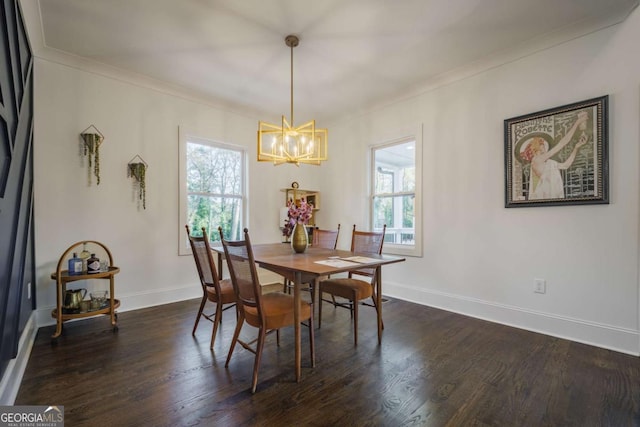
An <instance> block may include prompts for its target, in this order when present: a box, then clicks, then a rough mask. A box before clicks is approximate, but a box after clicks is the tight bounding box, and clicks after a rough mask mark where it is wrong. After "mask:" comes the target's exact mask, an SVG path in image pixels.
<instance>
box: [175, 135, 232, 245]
mask: <svg viewBox="0 0 640 427" xmlns="http://www.w3.org/2000/svg"><path fill="white" fill-rule="evenodd" d="M186 148H187V150H186V161H187V165H186V186H187V224H189V227H190V228H191V230H192V233H193V234H194V235H202V232H201V229H202V227H205V228H206V229H207V232H208V234H209V238H210V239H211V240H212V241H217V240H220V236H219V235H218V231H217V229H218V227H219V226H220V227H222V230H223V233H224V235H225V237H227V238H229V239H240V237H241V230H242V227H243V224H242V217H243V215H242V212H243V188H244V183H243V168H244V167H243V164H244V162H243V152H242V151H241V150H236V149H231V148H228V147H226V146H225V147H223V146H221V145H217V144H213V143H200V142H192V141H188V142H187V147H186Z"/></svg>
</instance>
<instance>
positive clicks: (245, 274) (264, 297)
mask: <svg viewBox="0 0 640 427" xmlns="http://www.w3.org/2000/svg"><path fill="white" fill-rule="evenodd" d="M218 231H219V232H220V240H221V241H222V246H223V248H224V253H225V258H226V260H227V266H228V267H229V272H230V274H231V282H232V284H233V289H234V291H235V294H236V299H237V302H238V323H237V325H236V330H235V332H234V334H233V340H232V341H231V347H230V348H229V354H228V356H227V361H226V363H225V367H229V361H230V360H231V356H232V355H233V350H234V348H235V346H236V343H240V345H241V346H242V347H244V348H245V349H247V350H248V351H250V352H252V353H253V354H255V360H254V364H253V380H252V383H251V392H252V393H255V391H256V387H257V384H258V369H259V367H260V359H261V358H262V351H263V348H264V342H265V338H266V335H267V334H268V333H271V332H273V331H276V334H277V343H278V345H279V344H280V329H281V328H283V327H286V326H292V325H293V324H294V321H295V319H294V299H293V297H292V296H291V295H287V294H285V293H282V292H271V293H267V294H263V293H262V289H261V287H260V282H259V279H258V271H257V268H256V264H255V258H254V256H253V250H252V248H251V242H250V240H249V231H248V230H247V229H246V228H245V229H244V240H240V241H229V240H226V239H225V238H224V236H223V235H222V228H218ZM299 314H300V322H304V321H307V326H308V329H309V343H310V351H311V366H315V349H314V337H313V311H312V309H311V304H309V303H307V302H304V301H301V303H300V311H299ZM245 320H246V322H247V323H248V324H249V325H251V326H253V327H255V328H258V337H257V338H256V339H255V340H253V341H251V342H245V341H242V340H241V339H240V338H239V337H240V331H241V329H242V326H243V325H244V322H245ZM256 341H257V344H256V347H255V348H253V347H251V345H252V344H253V343H255V342H256Z"/></svg>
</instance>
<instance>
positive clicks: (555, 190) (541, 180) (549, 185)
mask: <svg viewBox="0 0 640 427" xmlns="http://www.w3.org/2000/svg"><path fill="white" fill-rule="evenodd" d="M588 117H589V116H588V113H587V112H586V111H581V112H580V113H578V118H577V119H576V121H575V123H574V124H573V126H571V128H570V129H569V131H568V132H567V134H566V135H565V136H564V137H563V138H562V139H561V140H560V142H558V143H557V144H556V145H555V146H554V147H553V148H551V149H549V143H548V142H547V141H545V139H544V138H542V137H539V136H537V137H534V138H531V139H529V140H528V141H527V142H525V143H524V144H523V146H522V149H521V151H520V156H521V157H522V158H523V159H524V160H526V161H530V162H531V171H530V173H529V196H528V199H529V200H540V199H562V198H564V184H563V182H562V176H561V175H560V170H565V169H568V168H570V167H571V165H572V164H573V161H574V160H575V158H576V155H577V154H578V150H579V149H580V147H582V146H583V145H584V144H586V143H587V141H588V138H589V137H588V136H587V134H586V132H584V130H585V129H586V125H587V119H588ZM578 128H580V129H581V130H582V134H581V135H580V139H579V140H578V142H577V143H576V146H575V147H574V148H573V151H572V152H571V154H570V155H569V157H568V158H567V160H565V161H564V162H562V163H559V162H557V161H555V160H553V159H552V157H553V156H555V155H556V154H557V153H558V152H559V151H560V150H562V149H563V148H564V147H565V146H566V145H567V144H568V143H569V142H570V141H571V139H572V138H573V136H574V134H575V132H576V130H577V129H578Z"/></svg>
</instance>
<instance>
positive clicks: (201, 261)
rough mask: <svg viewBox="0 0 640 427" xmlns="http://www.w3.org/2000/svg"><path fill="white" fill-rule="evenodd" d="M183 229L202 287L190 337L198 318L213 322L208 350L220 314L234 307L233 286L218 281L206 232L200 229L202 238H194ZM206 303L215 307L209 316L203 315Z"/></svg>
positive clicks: (213, 337)
mask: <svg viewBox="0 0 640 427" xmlns="http://www.w3.org/2000/svg"><path fill="white" fill-rule="evenodd" d="M185 228H186V229H187V236H188V238H189V244H190V245H191V252H192V253H193V259H194V260H195V262H196V268H197V269H198V277H199V278H200V285H201V286H202V300H201V301H200V309H199V310H198V315H197V316H196V322H195V324H194V325H193V331H192V332H191V335H195V334H196V329H198V323H199V322H200V317H204V318H205V319H207V320H209V321H211V322H213V331H212V332H211V346H210V348H213V342H214V341H215V339H216V332H217V331H218V326H219V325H220V323H221V322H222V312H223V311H224V310H227V309H229V308H232V307H234V306H235V302H236V294H235V292H233V285H232V284H231V280H230V279H224V280H220V278H219V277H218V271H217V269H216V264H215V262H214V260H213V253H212V252H211V245H210V243H209V237H208V236H207V230H205V228H204V227H202V236H201V237H196V236H193V235H191V230H190V229H189V226H188V225H185ZM207 301H211V302H213V303H214V304H215V305H216V311H215V312H213V313H211V314H205V313H204V308H205V304H206V303H207ZM225 305H226V307H225Z"/></svg>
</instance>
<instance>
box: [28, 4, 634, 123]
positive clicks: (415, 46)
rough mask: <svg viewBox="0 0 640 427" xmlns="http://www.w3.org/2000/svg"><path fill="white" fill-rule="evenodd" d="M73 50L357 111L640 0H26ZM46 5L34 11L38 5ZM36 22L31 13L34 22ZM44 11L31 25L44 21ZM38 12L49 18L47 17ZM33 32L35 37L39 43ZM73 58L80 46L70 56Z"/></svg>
mask: <svg viewBox="0 0 640 427" xmlns="http://www.w3.org/2000/svg"><path fill="white" fill-rule="evenodd" d="M21 4H22V5H23V10H24V11H25V16H26V15H28V14H29V13H31V14H32V15H33V16H31V17H29V18H30V19H27V26H28V30H29V34H30V37H31V39H32V45H33V47H34V53H35V54H36V55H37V56H43V57H45V56H47V55H48V54H50V53H51V52H56V54H58V55H59V54H61V52H63V53H65V54H71V55H74V57H76V59H78V58H77V57H82V58H83V60H85V62H86V59H88V60H91V61H96V62H97V63H102V64H106V65H109V66H112V67H116V68H118V69H121V70H124V71H125V72H126V73H129V75H143V76H147V77H150V78H152V79H155V80H157V81H161V82H167V83H169V85H168V87H172V88H173V89H175V88H179V90H184V92H185V93H189V94H198V96H199V97H202V98H203V99H207V100H209V101H210V102H212V103H214V104H217V105H226V106H230V107H232V108H234V109H236V110H241V111H247V112H251V113H252V114H253V113H259V114H266V116H265V117H261V118H262V119H264V120H269V121H276V122H277V121H278V120H279V118H280V115H282V114H285V115H286V116H287V117H289V115H290V114H289V111H290V98H289V97H290V50H289V48H288V47H287V46H286V45H285V43H284V37H285V36H286V35H288V34H296V35H298V36H299V37H300V45H299V46H298V47H297V48H295V49H294V106H295V121H296V123H297V124H301V123H302V122H303V121H307V120H310V119H311V118H315V119H316V121H317V124H318V126H320V127H323V123H322V120H331V119H334V118H336V116H338V115H345V114H350V113H357V112H359V111H362V110H364V109H370V108H372V107H373V106H376V105H381V104H384V103H388V102H392V101H394V100H397V99H399V98H401V97H403V96H410V95H411V94H415V93H417V92H419V91H420V90H425V89H426V88H428V87H429V86H430V85H433V84H435V83H436V82H438V81H442V80H443V79H446V78H450V77H447V76H452V75H456V74H458V75H463V74H464V73H467V74H468V73H471V72H474V71H472V70H476V71H475V72H477V71H479V70H481V69H482V67H483V66H484V67H485V68H486V67H487V66H490V64H491V62H492V61H494V62H495V61H498V62H499V61H502V62H504V61H506V60H512V59H514V58H517V57H518V56H523V55H527V54H530V53H532V52H535V51H536V50H539V49H544V48H547V47H549V46H552V45H554V44H558V43H560V42H562V41H566V40H569V39H571V38H575V37H578V36H581V35H583V34H587V33H588V32H591V31H594V30H597V29H600V28H603V27H606V26H609V25H612V24H615V23H617V22H620V21H621V20H623V19H624V18H625V17H626V16H627V15H628V14H629V13H630V12H631V10H633V8H634V7H636V6H637V4H638V0H21ZM36 15H37V16H36ZM30 22H31V25H30ZM34 22H35V23H36V25H34V24H33V23H34ZM38 24H40V25H38ZM33 40H36V41H37V42H36V43H34V41H33ZM70 58H71V57H70Z"/></svg>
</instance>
